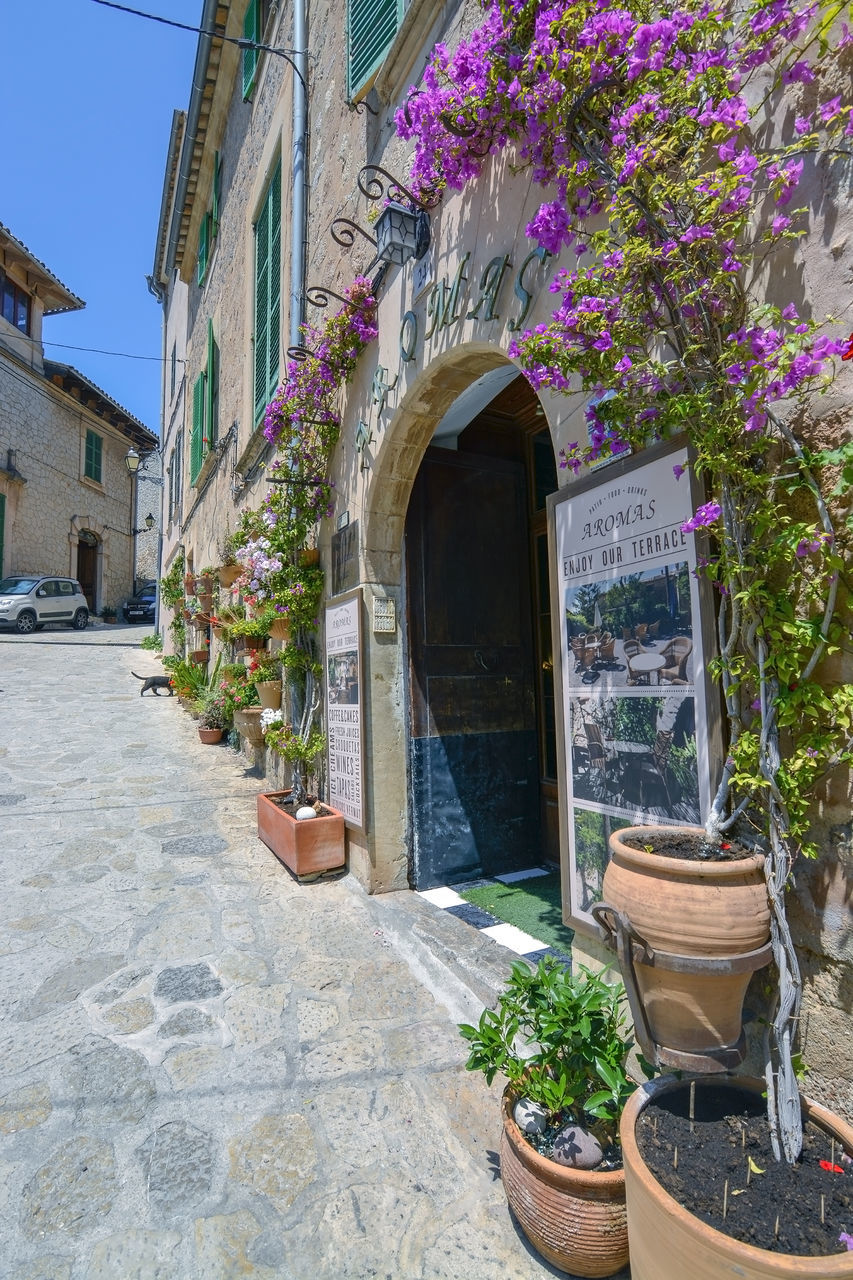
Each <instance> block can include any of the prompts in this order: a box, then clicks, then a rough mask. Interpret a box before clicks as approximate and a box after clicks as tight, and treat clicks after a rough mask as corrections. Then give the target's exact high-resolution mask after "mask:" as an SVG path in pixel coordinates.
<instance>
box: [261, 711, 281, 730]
mask: <svg viewBox="0 0 853 1280" xmlns="http://www.w3.org/2000/svg"><path fill="white" fill-rule="evenodd" d="M281 722H282V717H281V709H280V708H276V709H273V708H272V707H265V708H264V710H263V711H262V712H261V732H262V733H266V732H267V730H268V729H273V728H275V726H276V725H279V724H281Z"/></svg>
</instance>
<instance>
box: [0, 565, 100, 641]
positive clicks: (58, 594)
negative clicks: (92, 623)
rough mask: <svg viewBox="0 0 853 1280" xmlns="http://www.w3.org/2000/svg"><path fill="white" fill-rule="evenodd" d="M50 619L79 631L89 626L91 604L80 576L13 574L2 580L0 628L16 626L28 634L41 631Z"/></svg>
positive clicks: (25, 634) (22, 633)
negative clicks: (78, 579) (84, 591)
mask: <svg viewBox="0 0 853 1280" xmlns="http://www.w3.org/2000/svg"><path fill="white" fill-rule="evenodd" d="M46 622H65V623H67V624H68V626H69V627H73V628H74V629H75V631H84V630H85V629H86V626H87V625H88V622H89V606H88V604H87V603H86V597H85V596H84V595H83V591H82V588H81V586H80V583H79V582H78V581H77V579H76V578H57V577H54V576H52V575H50V574H38V573H33V574H22V573H13V574H11V575H10V576H9V577H7V578H3V579H2V581H0V627H14V628H15V630H16V631H19V632H20V633H21V635H23V636H28V635H29V634H30V633H31V632H33V631H41V630H42V628H43V627H44V625H45V623H46Z"/></svg>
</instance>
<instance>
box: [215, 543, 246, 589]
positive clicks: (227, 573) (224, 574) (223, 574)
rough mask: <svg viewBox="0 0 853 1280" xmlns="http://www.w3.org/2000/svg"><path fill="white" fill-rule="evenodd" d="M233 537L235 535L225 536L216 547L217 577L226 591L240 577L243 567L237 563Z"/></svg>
mask: <svg viewBox="0 0 853 1280" xmlns="http://www.w3.org/2000/svg"><path fill="white" fill-rule="evenodd" d="M234 536H235V535H234V534H232V533H229V534H227V535H226V536H225V537H224V538H223V539H222V540H221V541H220V543H219V547H218V554H219V568H218V570H217V576H218V578H219V584H220V586H222V587H224V588H225V590H226V591H230V589H231V588H232V587H233V585H234V583H235V582H236V581H237V579H238V578H239V577H240V574H241V573H242V572H243V566H242V565H240V564H238V563H237V556H236V550H237V547H236V544H235V541H234Z"/></svg>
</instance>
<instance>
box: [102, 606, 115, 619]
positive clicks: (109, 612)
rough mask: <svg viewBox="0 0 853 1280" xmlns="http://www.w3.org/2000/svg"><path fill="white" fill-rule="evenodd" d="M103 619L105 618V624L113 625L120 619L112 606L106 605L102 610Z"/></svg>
mask: <svg viewBox="0 0 853 1280" xmlns="http://www.w3.org/2000/svg"><path fill="white" fill-rule="evenodd" d="M101 617H102V618H103V620H104V622H109V623H113V622H115V620H116V618H117V617H118V614H117V613H116V611H115V609H114V608H113V606H112V605H111V604H105V605H104V606H103V608H102V609H101Z"/></svg>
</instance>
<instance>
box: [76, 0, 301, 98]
mask: <svg viewBox="0 0 853 1280" xmlns="http://www.w3.org/2000/svg"><path fill="white" fill-rule="evenodd" d="M92 3H93V4H100V5H103V6H104V8H105V9H118V10H120V12H121V13H132V14H133V15H134V17H136V18H148V20H149V21H150V22H162V23H163V25H164V26H166V27H177V28H178V29H179V30H181V31H193V32H195V34H196V35H200V36H211V37H212V38H213V39H214V40H224V41H225V43H226V44H236V46H237V48H238V49H257V50H258V52H259V53H275V54H277V55H278V57H279V58H284V60H285V62H287V63H289V64H290V66H291V67H292V69H293V73H294V75H296V76H297V77H298V78H299V81H300V83H301V85H302V88H303V89H304V90H305V93H306V94H307V93H308V86H307V84H306V83H305V77H304V76H303V75H302V72H301V71H300V70H299V68H298V67H297V65H296V63H295V62H294V61H293V55H298V54H299V53H300V52H303V51H301V50H299V49H276V48H275V47H274V46H273V45H271V44H261V43H260V42H259V41H257V40H247V39H246V37H245V36H226V35H225V33H224V32H223V31H208V30H206V29H205V28H204V27H193V26H190V25H189V23H186V22H176V21H175V20H174V19H173V18H163V17H161V16H160V14H158V13H144V12H143V10H142V9H131V8H130V6H129V5H126V4H117V3H116V0H92Z"/></svg>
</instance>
